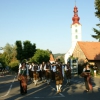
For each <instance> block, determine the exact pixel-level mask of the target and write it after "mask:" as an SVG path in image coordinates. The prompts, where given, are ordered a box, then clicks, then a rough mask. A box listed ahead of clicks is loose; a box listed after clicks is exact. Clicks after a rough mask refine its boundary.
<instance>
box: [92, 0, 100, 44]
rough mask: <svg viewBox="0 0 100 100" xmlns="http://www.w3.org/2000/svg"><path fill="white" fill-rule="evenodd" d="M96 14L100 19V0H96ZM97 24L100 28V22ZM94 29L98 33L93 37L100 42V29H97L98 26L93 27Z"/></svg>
mask: <svg viewBox="0 0 100 100" xmlns="http://www.w3.org/2000/svg"><path fill="white" fill-rule="evenodd" d="M94 4H95V10H96V11H95V16H96V17H97V18H99V20H100V0H95V3H94ZM96 26H98V27H99V28H100V23H99V24H96ZM93 31H94V32H95V33H96V35H92V37H93V38H95V39H97V40H99V42H100V30H98V29H96V28H93Z"/></svg>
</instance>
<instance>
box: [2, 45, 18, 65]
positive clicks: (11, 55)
mask: <svg viewBox="0 0 100 100" xmlns="http://www.w3.org/2000/svg"><path fill="white" fill-rule="evenodd" d="M3 50H4V53H3V54H4V56H5V62H6V64H7V65H9V63H10V62H11V61H12V60H14V59H16V55H17V52H16V46H15V45H14V46H13V45H10V44H9V43H7V44H6V46H5V47H4V48H3Z"/></svg>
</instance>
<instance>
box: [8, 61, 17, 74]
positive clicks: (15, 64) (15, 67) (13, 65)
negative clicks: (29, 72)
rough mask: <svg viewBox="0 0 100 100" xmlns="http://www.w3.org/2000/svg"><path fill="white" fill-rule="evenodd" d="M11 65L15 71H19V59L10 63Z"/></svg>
mask: <svg viewBox="0 0 100 100" xmlns="http://www.w3.org/2000/svg"><path fill="white" fill-rule="evenodd" d="M9 66H10V67H11V69H12V70H13V71H15V72H17V71H18V66H19V61H18V60H14V61H12V62H10V63H9Z"/></svg>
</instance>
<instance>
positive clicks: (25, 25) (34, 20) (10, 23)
mask: <svg viewBox="0 0 100 100" xmlns="http://www.w3.org/2000/svg"><path fill="white" fill-rule="evenodd" d="M94 1H95V0H76V6H77V8H78V16H79V17H80V21H79V22H80V24H81V25H82V41H97V40H95V39H94V38H92V37H91V35H93V34H95V33H94V31H93V28H97V29H98V27H97V26H96V24H97V23H99V19H98V18H97V17H95V6H94ZM74 6H75V0H0V47H4V46H6V44H7V43H9V44H11V45H15V42H16V41H17V40H20V41H22V42H24V41H26V40H29V41H30V42H31V43H32V44H34V43H35V44H36V48H37V49H43V50H47V49H49V50H51V51H52V53H53V54H56V53H66V52H67V51H68V50H69V49H70V47H71V24H72V17H73V15H74V13H73V9H74Z"/></svg>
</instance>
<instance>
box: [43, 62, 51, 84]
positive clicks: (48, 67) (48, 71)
mask: <svg viewBox="0 0 100 100" xmlns="http://www.w3.org/2000/svg"><path fill="white" fill-rule="evenodd" d="M44 70H45V77H46V80H47V84H50V80H51V65H50V62H47V63H46V66H44Z"/></svg>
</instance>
